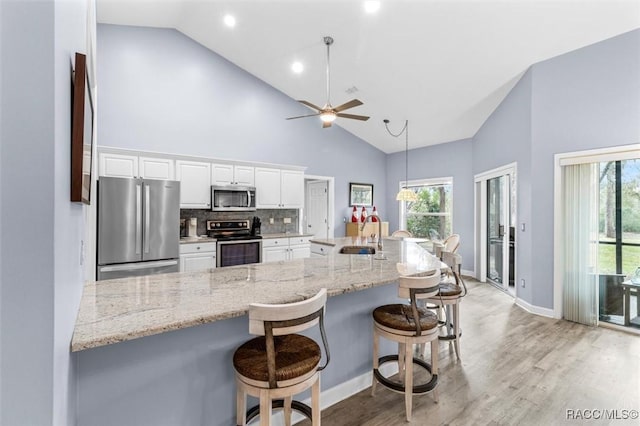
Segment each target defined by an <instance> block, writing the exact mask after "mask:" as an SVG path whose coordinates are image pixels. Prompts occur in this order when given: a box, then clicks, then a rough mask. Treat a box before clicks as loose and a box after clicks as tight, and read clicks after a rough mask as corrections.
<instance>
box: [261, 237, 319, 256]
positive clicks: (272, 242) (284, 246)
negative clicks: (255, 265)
mask: <svg viewBox="0 0 640 426" xmlns="http://www.w3.org/2000/svg"><path fill="white" fill-rule="evenodd" d="M310 255H311V246H310V243H309V237H290V238H265V239H263V240H262V262H279V261H285V260H293V259H303V258H305V257H309V256H310Z"/></svg>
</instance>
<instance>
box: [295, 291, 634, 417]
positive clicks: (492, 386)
mask: <svg viewBox="0 0 640 426" xmlns="http://www.w3.org/2000/svg"><path fill="white" fill-rule="evenodd" d="M467 283H468V285H469V287H470V292H469V294H468V295H467V297H465V298H464V299H463V302H462V305H461V317H462V318H461V325H462V330H463V336H462V339H461V341H460V345H461V352H462V361H456V358H455V355H454V352H453V347H450V345H449V343H446V342H440V353H439V356H440V364H439V365H440V384H439V389H440V402H439V403H435V402H434V401H433V397H432V396H431V395H429V394H427V395H419V396H414V399H413V407H414V408H413V421H412V424H415V425H439V424H443V425H444V424H446V425H476V424H482V425H489V424H490V425H503V424H504V425H557V424H573V425H577V424H583V423H587V424H590V425H600V424H613V423H616V422H614V421H610V420H591V421H588V422H585V421H580V420H567V419H566V416H567V414H566V413H567V410H570V409H573V410H587V409H602V410H604V409H610V410H613V409H617V410H620V412H621V410H625V409H626V410H631V409H634V410H640V337H637V336H634V335H631V334H627V333H623V332H618V331H614V330H609V329H604V328H591V327H587V326H583V325H580V324H575V323H571V322H568V321H563V320H554V319H550V318H544V317H540V316H537V315H533V314H529V313H527V312H526V311H524V310H523V309H521V308H519V307H518V306H516V305H515V304H514V303H513V302H514V299H513V298H511V297H509V296H508V295H506V294H504V293H502V292H501V291H500V290H497V289H496V288H493V287H492V286H490V285H488V284H482V283H479V282H475V281H472V280H467ZM329 368H331V366H330V365H329ZM425 375H426V373H425ZM416 378H417V377H416ZM322 423H323V424H325V425H331V426H339V425H345V426H346V425H350V426H351V425H353V426H360V425H380V426H383V425H384V426H392V425H405V424H407V423H406V421H405V415H404V400H403V395H401V394H397V393H394V392H391V391H389V390H387V389H385V388H383V387H382V386H378V390H377V392H376V396H375V397H372V396H371V394H370V388H369V389H367V390H364V391H362V392H360V393H358V394H356V395H354V396H352V397H350V398H348V399H347V400H345V401H342V402H340V403H338V404H336V405H334V406H332V407H329V408H327V409H326V410H324V411H323V412H322ZM299 424H303V425H307V424H310V423H309V422H308V421H305V422H303V423H299ZM617 424H629V425H637V424H640V421H639V420H626V421H622V420H618V421H617Z"/></svg>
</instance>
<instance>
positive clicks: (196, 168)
mask: <svg viewBox="0 0 640 426" xmlns="http://www.w3.org/2000/svg"><path fill="white" fill-rule="evenodd" d="M176 180H179V181H180V208H183V209H208V208H211V163H203V162H199V161H183V160H177V161H176Z"/></svg>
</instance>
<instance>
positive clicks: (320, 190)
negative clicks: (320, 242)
mask: <svg viewBox="0 0 640 426" xmlns="http://www.w3.org/2000/svg"><path fill="white" fill-rule="evenodd" d="M328 189H329V188H328V182H327V181H309V182H307V188H306V197H305V204H306V208H305V212H306V216H307V229H306V232H307V233H309V234H313V236H314V237H315V238H329V235H328V232H329V227H328V220H329V218H328V216H329V209H328V205H329V203H328V201H329V200H328Z"/></svg>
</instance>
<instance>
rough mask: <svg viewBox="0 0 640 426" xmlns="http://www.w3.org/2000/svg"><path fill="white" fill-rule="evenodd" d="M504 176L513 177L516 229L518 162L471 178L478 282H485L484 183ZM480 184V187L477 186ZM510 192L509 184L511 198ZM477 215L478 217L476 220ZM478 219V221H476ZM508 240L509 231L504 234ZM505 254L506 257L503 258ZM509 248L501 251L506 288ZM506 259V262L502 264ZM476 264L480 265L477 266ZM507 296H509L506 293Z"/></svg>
mask: <svg viewBox="0 0 640 426" xmlns="http://www.w3.org/2000/svg"><path fill="white" fill-rule="evenodd" d="M506 174H511V175H512V176H513V182H514V183H515V194H513V195H515V197H514V198H515V200H514V202H513V203H511V202H510V203H509V205H512V204H513V205H512V208H513V209H515V214H514V216H515V217H514V223H513V226H514V227H515V228H517V227H518V162H517V161H516V162H513V163H509V164H505V165H503V166H500V167H496V168H494V169H491V170H487V171H484V172H481V173H478V174H476V175H474V177H473V199H474V209H473V210H474V221H473V227H474V232H473V245H474V248H475V253H480V258H479V259H478V256H477V255H475V256H474V258H473V267H474V269H475V271H476V279H477V280H478V281H480V282H483V283H484V282H487V255H488V254H487V226H486V224H487V185H486V182H487V181H488V180H489V179H493V178H497V177H500V176H504V175H506ZM478 184H480V185H478ZM478 187H479V188H480V194H478ZM512 192H514V188H512V187H511V184H509V196H512ZM478 214H479V215H480V217H479V218H478ZM478 219H479V220H478ZM505 235H507V237H506V238H508V235H509V230H507V232H505ZM505 253H506V256H505ZM508 253H509V246H508V245H506V249H505V250H503V265H504V266H505V267H506V269H507V275H506V282H507V287H508V282H509V274H508V269H509V266H508V265H509V263H508V260H509V257H508ZM505 257H506V260H507V262H506V263H505V262H504V259H505ZM478 262H479V263H480V264H479V265H478ZM517 272H518V238H517V237H516V246H515V249H514V251H513V278H514V285H513V287H514V294H513V296H514V298H516V299H517V298H518V273H517ZM507 294H511V293H509V292H507Z"/></svg>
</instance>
